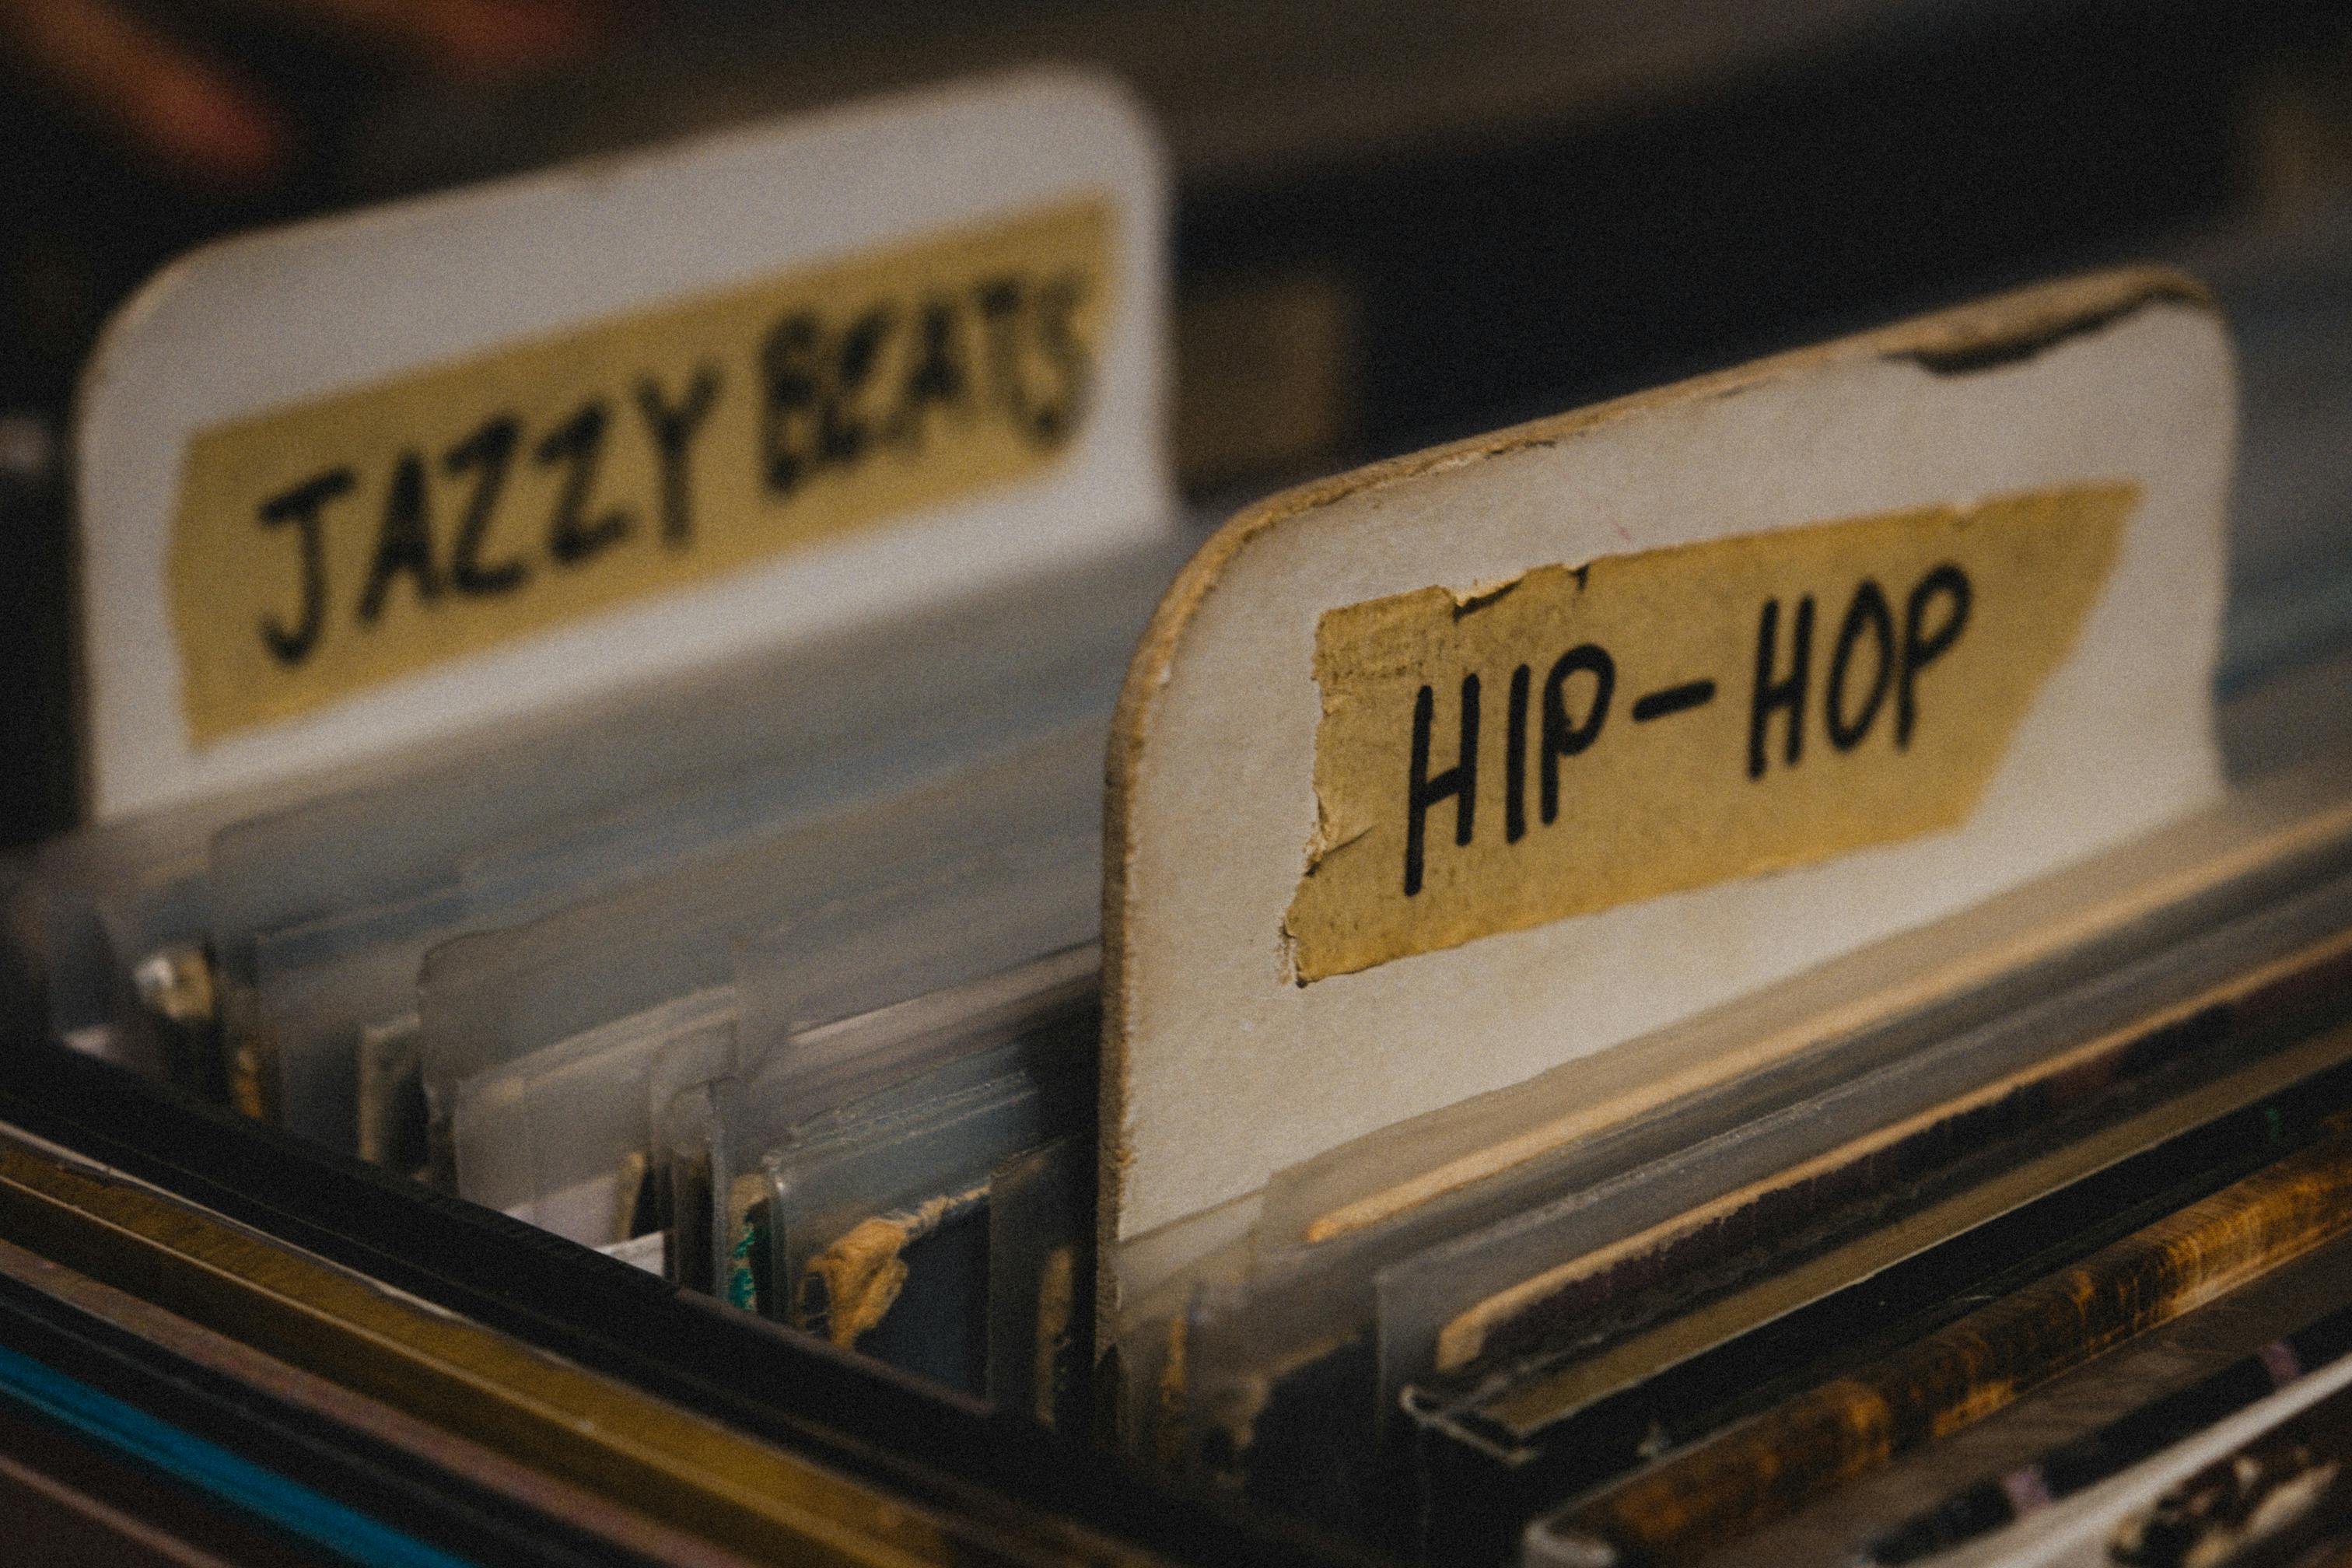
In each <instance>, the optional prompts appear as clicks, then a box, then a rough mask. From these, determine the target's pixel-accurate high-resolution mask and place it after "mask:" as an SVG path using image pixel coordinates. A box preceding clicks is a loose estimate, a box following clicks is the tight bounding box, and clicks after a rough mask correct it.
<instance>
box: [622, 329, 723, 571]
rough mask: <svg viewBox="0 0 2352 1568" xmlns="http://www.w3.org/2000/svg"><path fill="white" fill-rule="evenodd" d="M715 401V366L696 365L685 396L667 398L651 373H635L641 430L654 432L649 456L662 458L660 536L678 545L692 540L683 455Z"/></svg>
mask: <svg viewBox="0 0 2352 1568" xmlns="http://www.w3.org/2000/svg"><path fill="white" fill-rule="evenodd" d="M718 401H719V367H718V366H717V365H715V364H702V365H697V366H696V367H695V371H694V379H693V380H692V381H691V382H689V383H688V384H687V388H686V396H685V397H684V398H682V399H680V400H679V401H678V402H677V403H676V404H672V403H671V402H670V401H669V400H668V399H667V397H665V396H663V395H662V389H661V383H659V382H657V381H656V380H655V379H654V378H653V377H652V376H649V375H647V376H640V377H638V379H637V412H638V413H639V414H641V415H643V416H645V421H646V433H647V434H648V435H650V436H652V437H653V438H654V456H655V457H656V458H658V459H659V460H660V463H661V520H662V521H661V536H662V542H663V543H664V544H667V545H668V546H670V547H671V548H672V549H674V550H682V549H684V548H685V547H686V546H687V545H688V544H690V543H692V542H693V541H694V509H693V493H692V491H691V490H690V489H688V480H689V479H691V478H692V477H693V476H692V473H691V470H690V469H689V468H688V461H687V459H688V453H689V452H690V451H691V449H692V447H693V446H694V438H695V437H697V436H698V435H700V434H701V433H702V422H703V421H704V420H705V419H708V418H709V417H710V410H711V407H712V405H714V404H716V403H717V402H718Z"/></svg>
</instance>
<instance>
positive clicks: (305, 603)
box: [261, 468, 355, 666]
mask: <svg viewBox="0 0 2352 1568" xmlns="http://www.w3.org/2000/svg"><path fill="white" fill-rule="evenodd" d="M354 482H355V480H354V479H353V477H352V471H351V469H349V468H330V469H328V470H327V471H326V472H325V473H323V474H318V475H314V476H313V477H311V478H310V479H304V480H303V481H302V482H301V483H300V484H299V485H296V486H295V487H294V488H293V489H290V490H287V491H285V492H284V493H282V494H280V495H275V496H272V497H270V498H269V500H266V501H263V502H262V503H261V526H262V527H264V528H277V527H278V526H280V525H281V524H284V523H288V522H290V523H292V524H293V525H294V528H295V531H296V534H297V535H298V537H299V540H300V542H301V549H302V619H301V621H300V622H299V624H298V625H297V626H295V627H294V629H293V630H292V631H290V632H289V631H288V630H287V629H286V627H285V626H284V625H283V624H282V623H281V622H279V620H278V617H277V616H268V615H265V616H262V617H261V640H262V642H263V643H264V644H265V645H266V646H267V647H268V649H269V653H270V657H271V658H275V659H277V661H278V663H280V664H283V665H289V666H291V665H298V664H300V663H301V662H302V661H303V660H304V659H306V658H310V650H311V649H312V648H314V647H318V645H319V633H320V631H321V630H322V629H323V628H324V627H325V625H326V620H327V543H326V525H325V523H324V522H323V521H321V520H320V516H319V513H320V510H321V509H323V508H324V507H325V506H326V504H327V503H328V502H329V501H331V500H335V499H336V498H337V497H338V496H341V495H345V494H348V493H349V492H350V490H351V488H352V484H353V483H354Z"/></svg>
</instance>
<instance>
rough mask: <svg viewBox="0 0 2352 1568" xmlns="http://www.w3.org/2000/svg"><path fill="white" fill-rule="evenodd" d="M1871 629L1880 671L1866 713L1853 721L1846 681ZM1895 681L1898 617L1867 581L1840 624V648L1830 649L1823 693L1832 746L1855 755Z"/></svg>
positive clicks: (1874, 677) (1865, 703)
mask: <svg viewBox="0 0 2352 1568" xmlns="http://www.w3.org/2000/svg"><path fill="white" fill-rule="evenodd" d="M1865 629H1867V630H1868V631H1869V632H1870V634H1871V636H1872V637H1874V638H1875V639H1876V640H1877V643H1878V667H1877V669H1876V671H1875V672H1874V674H1873V675H1872V676H1871V678H1870V695H1869V696H1868V697H1866V698H1864V700H1863V704H1862V711H1861V712H1860V713H1858V714H1856V715H1855V716H1854V717H1853V720H1852V721H1848V720H1847V718H1846V716H1845V678H1846V671H1847V668H1849V663H1850V661H1851V660H1852V659H1853V645H1854V643H1855V641H1856V639H1858V638H1859V637H1861V636H1862V635H1863V632H1864V630H1865ZM1894 677H1895V616H1894V613H1893V612H1892V611H1890V610H1889V609H1888V608H1887V607H1886V595H1885V592H1884V591H1882V590H1881V589H1880V587H1879V586H1878V584H1876V583H1874V582H1873V581H1871V579H1869V578H1867V577H1864V579H1863V580H1862V586H1861V587H1859V588H1856V589H1855V590H1854V591H1853V603H1852V604H1850V605H1847V606H1846V607H1845V619H1843V620H1842V621H1840V622H1839V623H1838V634H1837V644H1836V646H1835V647H1832V648H1831V649H1830V678H1829V684H1828V685H1827V686H1825V687H1824V688H1822V717H1823V718H1824V719H1825V720H1826V721H1827V722H1828V724H1829V731H1830V744H1831V745H1832V746H1835V747H1836V748H1837V749H1838V750H1839V751H1841V752H1851V751H1853V749H1854V748H1855V747H1856V746H1858V745H1860V744H1861V743H1862V738H1863V737H1864V735H1867V734H1869V733H1870V726H1871V724H1872V723H1873V722H1874V721H1876V719H1877V718H1878V709H1879V705H1880V704H1881V703H1883V702H1885V700H1886V683H1887V682H1888V681H1889V680H1891V679H1894Z"/></svg>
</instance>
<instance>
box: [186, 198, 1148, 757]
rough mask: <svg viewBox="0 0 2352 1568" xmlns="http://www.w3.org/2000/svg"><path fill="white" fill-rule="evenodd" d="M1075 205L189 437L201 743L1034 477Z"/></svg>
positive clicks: (192, 609)
mask: <svg viewBox="0 0 2352 1568" xmlns="http://www.w3.org/2000/svg"><path fill="white" fill-rule="evenodd" d="M1110 246H1111V213H1110V207H1109V205H1108V202H1107V201H1103V200H1087V201H1083V202H1078V203H1075V204H1071V205H1065V206H1060V207H1056V208H1053V209H1050V210H1045V211H1040V212H1036V213H1033V214H1030V215H1027V216H1022V217H1020V218H1017V219H1015V220H1013V221H1008V222H1005V223H1003V224H1000V225H996V226H990V227H986V228H980V229H974V230H971V231H969V232H962V233H952V234H948V235H945V236H941V237H934V238H930V239H927V240H923V241H920V242H917V243H909V244H908V245H906V246H904V247H898V248H894V249H891V250H888V251H885V252H881V253H877V254H871V255H867V256H864V257H860V258H855V259H852V260H848V261H845V262H843V263H840V264H837V265H834V266H829V267H826V268H823V269H821V270H811V271H806V272H801V273H796V274H793V275H790V276H786V277H781V278H776V279H769V280H765V281H762V282H758V283H752V284H747V285H743V286H741V287H738V288H732V289H726V290H723V291H720V292H717V293H712V294H708V295H702V296H698V297H696V298H693V299H690V300H683V301H680V302H678V303H676V304H672V305H667V306H664V307H660V308H656V309H653V310H646V311H644V312H641V313H637V314H633V315H629V316H625V317H621V318H618V319H613V320H606V321H599V322H595V323H593V324H591V325H588V326H584V327H583V328H581V329H579V330H577V331H569V332H565V333H562V334H561V335H557V336H551V337H546V338H541V339H537V340H534V341H530V342H525V343H522V344H520V345H517V346H510V347H506V348H501V349H499V350H496V351H493V352H490V353H485V354H483V355H481V356H479V357H478V358H474V359H469V360H466V361H462V362H458V363H446V364H442V365H438V366H436V367H434V368H432V369H429V370H424V371H420V372H418V373H416V374H413V375H407V376H404V377H402V378H400V379H398V380H395V381H392V382H388V383H385V384H381V385H376V386H373V387H368V388H364V389H362V390H359V391H355V392H352V393H349V394H346V395H341V396H337V397H333V398H330V399H325V400H322V401H320V402H317V403H312V404H308V405H302V406H299V407H294V408H289V409H284V410H281V411H278V412H275V413H270V414H265V415H261V416H256V417H253V418H249V419H243V420H239V421H237V422H236V423H234V424H230V425H225V426H218V427H216V428H214V429H210V430H207V431H205V432H203V433H201V434H200V435H198V436H197V437H195V439H194V441H193V442H192V443H191V444H190V447H189V451H188V457H187V461H186V465H185V468H184V473H183V477H182V485H181V490H180V497H179V505H178V510H177V513H176V516H175V518H174V522H173V535H172V547H171V561H170V565H169V571H170V574H171V584H170V586H171V595H172V611H173V630H174V635H175V637H176V638H177V642H178V647H179V652H180V658H181V664H182V668H183V672H184V697H185V705H186V713H187V722H188V726H189V730H190V732H191V735H192V737H193V739H194V742H196V743H197V744H199V745H203V744H208V743H210V742H215V741H218V740H220V739H222V738H223V737H225V736H227V735H231V734H235V733H236V732H237V731H241V730H245V729H247V728H249V727H251V726H253V725H257V724H260V723H264V722H266V721H271V720H277V719H283V718H289V717H291V716H293V715H296V714H299V713H302V712H305V711H308V710H312V709H315V708H318V707H320V706H321V705H322V704H326V703H330V702H332V701H335V700H338V699H341V698H343V697H346V696H348V695H351V694H352V693H354V692H357V691H360V690H362V689H366V688H369V687H372V686H374V685H376V684H377V683H379V682H382V681H385V680H389V679H394V678H395V677H399V676H404V675H410V674H414V673H415V672H418V671H421V670H425V669H427V668H432V667H434V666H436V665H441V664H444V663H446V662H447V661H449V660H452V659H456V658H463V657H464V656H466V655H468V654H472V653H476V652H479V651H481V650H483V649H486V648H489V647H496V646H497V645H499V644H500V643H504V642H507V641H509V639H512V638H516V637H523V636H525V635H527V634H530V633H532V632H537V631H541V630H543V629H546V628H550V627H553V626H560V625H562V624H563V623H565V622H568V621H571V620H573V619H576V618H578V617H580V616H586V615H589V614H591V613H593V612H596V611H599V610H604V609H607V608H610V607H613V606H615V605H624V604H627V603H630V602H633V601H635V600H639V599H643V598H646V597H648V596H651V595H658V594H661V593H664V592H666V591H668V590H672V589H676V588H678V587H682V586H684V585H687V584H693V583H697V582H699V581H702V580H704V579H707V578H709V577H713V576H716V575H719V574H723V573H727V572H730V571H734V570H737V569H740V568H742V567H745V566H748V565H751V564H754V563H761V562H764V561H767V560H769V559H771V558H772V557H774V556H777V555H779V554H782V553H783V552H788V551H792V550H795V549H798V548H801V547H803V546H805V545H807V544H810V543H812V542H816V541H820V540H824V539H828V538H833V537H837V536H840V535H843V534H845V533H848V532H850V531H856V530H859V529H863V528H868V527H872V526H874V525H877V524H878V523H881V522H883V521H887V520H889V519H891V518H893V517H895V516H897V515H898V514H901V513H904V512H907V511H908V510H914V509H917V508H921V507H929V506H936V505H940V504H941V503H945V502H948V501H951V500H955V499H957V498H959V497H961V496H963V495H966V494H969V493H971V492H974V491H977V490H980V489H983V488H986V487H993V486H1000V485H1003V484H1007V483H1010V482H1013V481H1015V480H1018V479H1024V478H1025V477H1027V476H1029V475H1031V474H1033V473H1035V472H1036V471H1038V470H1039V469H1041V468H1044V467H1045V465H1046V464H1048V463H1050V462H1051V461H1053V460H1054V458H1055V455H1056V454H1057V453H1059V452H1060V451H1061V450H1062V449H1063V448H1064V447H1066V446H1067V445H1068V444H1069V443H1070V441H1071V438H1072V437H1073V435H1074V434H1075V432H1076V428H1077V426H1078V424H1079V422H1080V421H1081V420H1082V419H1083V418H1084V417H1085V416H1086V413H1087V400H1088V395H1089V392H1090V390H1091V387H1092V382H1093V377H1094V373H1095V367H1096V364H1097V350H1098V348H1099V345H1100V343H1101V341H1102V339H1101V333H1102V331H1103V330H1104V323H1105V322H1106V321H1108V319H1109V315H1110V311H1111V310H1112V309H1113V306H1114V305H1115V303H1116V302H1115V301H1114V300H1111V299H1110V298H1109V295H1110V291H1111V289H1112V277H1113V273H1112V258H1111V255H1110Z"/></svg>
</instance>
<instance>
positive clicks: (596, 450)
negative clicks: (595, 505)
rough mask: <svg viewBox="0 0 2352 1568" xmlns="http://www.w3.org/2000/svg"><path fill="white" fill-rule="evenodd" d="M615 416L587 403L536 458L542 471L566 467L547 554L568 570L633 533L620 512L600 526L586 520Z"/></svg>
mask: <svg viewBox="0 0 2352 1568" xmlns="http://www.w3.org/2000/svg"><path fill="white" fill-rule="evenodd" d="M611 423H612V414H611V412H610V410H609V409H608V408H607V407H606V405H605V404H604V400H603V399H601V398H600V399H598V400H596V401H595V402H593V403H589V404H585V405H583V406H582V407H581V410H580V412H579V413H577V414H574V415H573V416H572V417H571V418H569V419H567V420H565V421H564V422H563V423H562V424H561V425H559V426H556V427H555V428H554V429H552V430H551V431H549V432H548V433H547V434H546V436H544V437H541V440H540V443H539V447H538V449H537V450H536V451H534V452H532V453H531V458H533V460H535V461H536V462H537V463H538V464H539V465H540V466H541V468H553V467H555V466H556V465H557V464H562V465H563V467H564V474H563V488H562V490H561V491H559V492H558V493H557V495H556V498H555V514H554V516H553V517H552V518H551V519H550V520H549V522H548V529H547V552H548V553H549V554H551V555H552V556H554V557H555V559H556V560H557V561H558V562H560V563H562V564H563V565H566V566H577V565H578V564H580V563H582V562H583V561H587V560H589V559H591V558H593V557H594V556H596V555H598V554H600V553H602V552H604V551H606V550H608V549H610V548H612V547H613V546H614V545H615V544H617V543H619V542H621V541H622V539H624V538H625V537H626V536H627V534H628V531H629V514H628V513H627V512H625V511H624V510H621V509H620V508H618V507H615V508H614V509H613V510H610V511H607V512H606V513H604V515H603V516H602V517H599V518H597V519H596V520H595V521H593V522H591V521H583V519H582V516H581V514H582V513H583V512H584V511H586V510H588V498H589V496H590V495H591V494H592V493H593V490H594V489H595V486H596V470H597V468H598V467H599V466H600V465H601V464H602V463H603V461H604V430H605V427H606V426H608V425H610V424H611Z"/></svg>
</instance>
